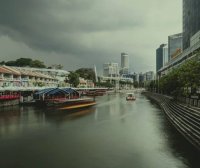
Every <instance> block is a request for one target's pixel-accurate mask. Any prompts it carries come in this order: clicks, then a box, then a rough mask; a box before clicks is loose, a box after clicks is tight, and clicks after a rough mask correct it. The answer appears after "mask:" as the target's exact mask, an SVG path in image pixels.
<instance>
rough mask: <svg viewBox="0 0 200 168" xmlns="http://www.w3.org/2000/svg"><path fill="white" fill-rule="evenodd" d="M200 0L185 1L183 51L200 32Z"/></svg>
mask: <svg viewBox="0 0 200 168" xmlns="http://www.w3.org/2000/svg"><path fill="white" fill-rule="evenodd" d="M199 9H200V0H183V50H185V49H187V48H189V47H190V38H191V37H192V36H193V35H194V34H196V33H197V32H198V31H199V30H200V10H199Z"/></svg>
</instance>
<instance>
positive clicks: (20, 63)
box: [15, 58, 32, 67]
mask: <svg viewBox="0 0 200 168" xmlns="http://www.w3.org/2000/svg"><path fill="white" fill-rule="evenodd" d="M31 62H32V59H31V58H19V59H17V60H16V61H15V66H19V67H25V66H30V65H31Z"/></svg>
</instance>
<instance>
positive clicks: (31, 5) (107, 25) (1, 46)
mask: <svg viewBox="0 0 200 168" xmlns="http://www.w3.org/2000/svg"><path fill="white" fill-rule="evenodd" d="M169 9H170V10H169ZM169 12H170V13H169ZM0 13H1V14H0V51H1V53H0V57H1V59H2V61H3V60H5V61H9V60H14V59H17V58H20V57H29V58H33V59H40V60H42V61H44V62H45V64H48V65H51V64H55V63H57V64H62V65H64V69H66V70H75V69H78V67H80V65H81V66H83V67H92V66H93V65H94V64H95V65H96V66H97V70H98V71H99V70H100V69H102V67H103V63H105V62H117V63H120V54H121V52H127V53H128V55H129V58H130V68H131V70H132V71H135V72H145V71H149V70H154V71H155V57H156V52H155V51H156V48H158V47H159V45H160V44H162V43H167V40H168V36H169V35H172V34H176V33H180V32H182V1H180V0H175V1H172V0H169V1H164V2H160V1H159V0H152V1H151V4H148V8H147V5H146V2H145V1H144V0H141V1H140V2H138V1H136V0H132V1H131V0H119V1H117V2H116V1H114V0H109V1H106V0H103V1H100V2H99V1H97V0H86V1H84V2H83V1H81V0H73V1H70V0H66V1H63V0H59V1H56V2H54V1H53V0H50V1H48V2H47V1H46V0H40V1H39V0H19V1H15V2H13V1H11V0H6V1H4V0H3V2H2V3H1V6H0ZM88 60H90V61H88Z"/></svg>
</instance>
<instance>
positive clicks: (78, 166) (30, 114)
mask: <svg viewBox="0 0 200 168" xmlns="http://www.w3.org/2000/svg"><path fill="white" fill-rule="evenodd" d="M136 97H137V100H136V101H134V102H131V101H130V102H127V101H126V100H125V95H124V94H114V95H106V96H103V97H99V98H97V99H96V100H97V103H98V104H97V105H96V106H95V107H93V108H90V109H86V110H81V111H77V112H74V113H68V112H59V111H52V110H49V109H41V108H37V107H31V106H24V107H18V106H16V107H9V108H4V109H0V168H195V167H196V168H197V167H199V165H200V159H199V158H200V155H199V152H198V151H196V150H195V149H194V148H193V147H192V146H191V145H190V144H189V143H188V142H187V141H186V140H184V138H183V137H182V136H181V135H180V134H179V133H178V132H177V131H176V130H175V129H174V128H173V127H172V126H171V124H170V123H169V121H168V120H167V118H166V116H165V115H164V114H163V112H162V111H161V110H160V109H159V107H158V106H157V105H156V104H154V103H153V102H151V101H150V100H148V99H147V98H146V97H144V96H143V95H140V94H137V95H136Z"/></svg>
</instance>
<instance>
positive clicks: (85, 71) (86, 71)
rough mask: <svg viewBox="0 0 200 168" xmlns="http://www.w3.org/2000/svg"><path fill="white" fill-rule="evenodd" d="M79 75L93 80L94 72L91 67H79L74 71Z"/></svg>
mask: <svg viewBox="0 0 200 168" xmlns="http://www.w3.org/2000/svg"><path fill="white" fill-rule="evenodd" d="M75 72H76V73H77V74H79V76H80V77H82V78H84V79H88V80H92V81H93V82H95V73H94V70H93V69H92V68H80V69H78V70H76V71H75Z"/></svg>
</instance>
